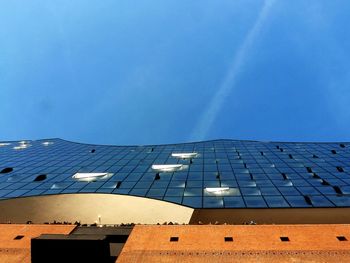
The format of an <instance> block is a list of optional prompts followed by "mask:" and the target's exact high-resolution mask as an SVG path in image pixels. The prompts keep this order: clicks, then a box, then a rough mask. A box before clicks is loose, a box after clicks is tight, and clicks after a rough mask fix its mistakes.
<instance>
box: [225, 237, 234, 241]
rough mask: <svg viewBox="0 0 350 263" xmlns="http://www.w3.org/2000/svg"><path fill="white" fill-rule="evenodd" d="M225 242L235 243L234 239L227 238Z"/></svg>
mask: <svg viewBox="0 0 350 263" xmlns="http://www.w3.org/2000/svg"><path fill="white" fill-rule="evenodd" d="M225 242H233V238H232V237H225Z"/></svg>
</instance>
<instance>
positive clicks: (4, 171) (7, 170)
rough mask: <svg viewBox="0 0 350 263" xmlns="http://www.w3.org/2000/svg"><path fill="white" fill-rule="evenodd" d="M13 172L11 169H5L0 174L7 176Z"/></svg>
mask: <svg viewBox="0 0 350 263" xmlns="http://www.w3.org/2000/svg"><path fill="white" fill-rule="evenodd" d="M12 171H13V168H12V167H6V168H4V169H2V170H1V172H0V174H7V173H10V172H12Z"/></svg>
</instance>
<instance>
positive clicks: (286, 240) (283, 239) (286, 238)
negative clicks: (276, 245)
mask: <svg viewBox="0 0 350 263" xmlns="http://www.w3.org/2000/svg"><path fill="white" fill-rule="evenodd" d="M280 239H281V241H282V242H288V241H289V237H280Z"/></svg>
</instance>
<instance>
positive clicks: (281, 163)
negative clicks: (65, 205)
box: [0, 139, 350, 208]
mask: <svg viewBox="0 0 350 263" xmlns="http://www.w3.org/2000/svg"><path fill="white" fill-rule="evenodd" d="M349 149H350V144H348V143H286V142H256V141H236V140H214V141H204V142H195V143H183V144H169V145H149V146H103V145H88V144H80V143H74V142H68V141H65V140H61V139H50V140H38V141H26V142H24V141H21V142H2V143H0V199H9V198H16V197H27V196H38V195H50V194H69V193H108V194H121V195H133V196H141V197H146V198H153V199H159V200H165V201H169V202H173V203H177V204H182V205H186V206H189V207H193V208H288V207H350V150H349ZM174 153H178V154H175V155H174ZM179 153H182V155H181V154H179ZM185 153H186V154H187V155H186V154H185ZM189 153H196V154H189ZM184 154H185V155H184ZM181 157H184V158H181ZM189 157H191V158H189ZM173 164H182V165H181V169H177V170H175V171H162V170H154V169H152V165H162V166H158V167H163V166H164V165H173ZM164 167H167V166H164ZM177 167H180V166H177ZM168 170H169V169H168ZM77 173H80V175H81V174H83V176H84V177H87V178H88V177H89V176H86V174H88V173H94V174H93V175H95V176H92V177H91V178H93V179H92V180H91V181H89V180H85V181H80V180H78V179H77V178H73V176H74V175H75V174H77ZM101 173H108V175H109V176H102V174H101ZM97 175H101V176H100V177H97Z"/></svg>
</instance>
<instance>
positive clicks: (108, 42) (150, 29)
mask: <svg viewBox="0 0 350 263" xmlns="http://www.w3.org/2000/svg"><path fill="white" fill-rule="evenodd" d="M349 13H350V2H349V1H345V0H344V1H336V0H332V1H331V0H330V1H326V0H323V1H319V0H317V1H316V0H314V1H312V0H311V1H304V0H299V1H298V0H296V1H280V0H275V1H273V0H270V1H263V0H260V1H259V0H254V1H252V0H250V1H249V0H242V1H232V0H227V1H224V0H222V1H212V0H208V1H204V0H203V1H194V0H188V1H178V0H176V1H175V0H174V1H168V0H159V1H156V0H153V1H149V0H147V1H143V0H139V1H131V0H125V1H124V0H120V1H114V0H113V1H112V0H105V1H83V0H75V1H71V0H57V1H55V0H50V1H47V0H32V1H20V0H11V1H6V0H0V25H1V26H0V100H1V102H0V125H1V128H0V140H17V139H39V138H50V137H59V138H63V139H67V140H73V141H79V142H87V143H101V144H123V145H125V144H153V143H175V142H186V141H196V140H204V139H216V138H232V139H248V140H264V141H276V140H285V141H350V107H349V105H350V27H349V25H350V16H349Z"/></svg>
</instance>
